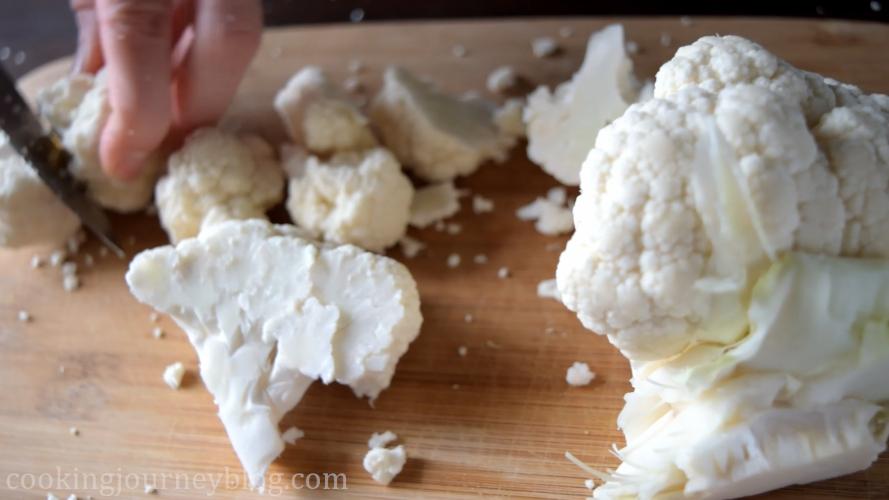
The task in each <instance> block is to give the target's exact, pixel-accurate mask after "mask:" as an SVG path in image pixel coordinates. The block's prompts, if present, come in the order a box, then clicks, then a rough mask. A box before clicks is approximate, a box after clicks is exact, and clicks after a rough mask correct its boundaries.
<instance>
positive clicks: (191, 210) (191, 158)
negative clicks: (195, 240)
mask: <svg viewBox="0 0 889 500" xmlns="http://www.w3.org/2000/svg"><path fill="white" fill-rule="evenodd" d="M283 188H284V178H283V172H282V170H281V167H280V165H279V164H278V161H277V160H276V159H275V152H274V150H273V149H272V147H271V146H269V144H268V143H266V142H265V141H264V140H262V139H261V138H259V137H256V136H246V137H238V136H236V135H233V134H231V133H228V132H224V131H222V130H219V129H216V128H204V129H200V130H197V131H195V132H193V133H192V134H191V135H190V136H189V137H188V138H187V139H186V141H185V145H183V146H182V149H180V150H179V151H177V152H175V153H173V154H172V155H170V159H169V162H168V164H167V173H166V175H164V176H163V177H162V178H161V180H160V181H159V182H158V183H157V187H156V188H155V194H154V196H155V202H156V203H157V208H158V215H159V216H160V221H161V225H162V226H163V227H164V230H166V232H167V235H168V236H169V237H170V240H171V241H173V242H178V241H181V240H183V239H185V238H191V237H193V236H196V235H197V234H198V233H199V232H200V231H201V228H202V226H205V225H210V224H212V223H215V222H221V221H225V220H229V219H252V218H264V217H265V212H266V210H268V209H269V208H271V207H272V206H273V205H275V204H276V203H278V202H280V201H281V198H282V191H283Z"/></svg>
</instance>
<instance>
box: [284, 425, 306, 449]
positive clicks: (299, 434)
mask: <svg viewBox="0 0 889 500" xmlns="http://www.w3.org/2000/svg"><path fill="white" fill-rule="evenodd" d="M305 436H306V433H305V432H303V430H302V429H300V428H298V427H291V428H289V429H287V430H286V431H284V432H282V433H281V439H282V440H284V442H285V443H287V444H289V445H292V444H294V443H296V442H297V441H298V440H300V439H302V438H304V437H305Z"/></svg>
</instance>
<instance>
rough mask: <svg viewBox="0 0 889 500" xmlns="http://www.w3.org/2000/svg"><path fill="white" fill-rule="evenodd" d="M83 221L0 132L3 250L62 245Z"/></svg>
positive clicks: (0, 225) (1, 233) (0, 244)
mask: <svg viewBox="0 0 889 500" xmlns="http://www.w3.org/2000/svg"><path fill="white" fill-rule="evenodd" d="M79 227H80V219H78V218H77V215H75V214H74V212H72V211H71V210H69V209H68V207H66V206H65V204H64V203H62V202H61V201H60V200H59V199H58V198H56V196H55V194H53V192H52V191H50V189H49V188H48V187H47V186H46V185H45V184H44V183H43V181H42V180H40V177H38V176H37V172H35V171H34V169H33V168H31V166H30V165H28V163H27V162H26V161H25V159H24V158H22V157H21V156H19V154H18V153H16V151H15V150H14V149H13V148H12V145H11V144H10V143H9V137H8V136H7V135H6V134H5V133H3V132H2V131H0V247H9V248H16V247H23V246H29V245H37V244H44V243H47V244H52V245H62V244H63V243H64V242H65V241H66V240H67V239H68V238H69V237H71V236H72V235H73V234H74V233H75V232H76V231H77V229H78V228H79Z"/></svg>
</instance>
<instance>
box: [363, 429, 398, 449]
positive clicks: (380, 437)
mask: <svg viewBox="0 0 889 500" xmlns="http://www.w3.org/2000/svg"><path fill="white" fill-rule="evenodd" d="M396 439H398V436H397V435H396V434H395V433H394V432H392V431H386V432H374V433H373V434H372V435H371V436H370V439H368V440H367V447H368V448H370V449H374V448H385V447H386V446H388V445H389V444H390V443H391V442H393V441H395V440H396Z"/></svg>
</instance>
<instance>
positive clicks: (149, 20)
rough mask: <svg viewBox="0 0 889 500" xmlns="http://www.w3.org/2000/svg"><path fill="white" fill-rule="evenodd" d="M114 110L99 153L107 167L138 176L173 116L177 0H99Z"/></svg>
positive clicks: (110, 171) (122, 176)
mask: <svg viewBox="0 0 889 500" xmlns="http://www.w3.org/2000/svg"><path fill="white" fill-rule="evenodd" d="M96 13H97V14H98V22H99V33H100V35H99V36H100V40H101V45H102V52H103V54H104V57H105V60H106V63H107V64H106V66H107V71H108V76H107V78H108V91H109V100H110V104H111V115H110V116H109V118H108V122H107V123H106V125H105V128H104V130H103V131H102V138H101V142H100V147H99V154H100V156H101V159H102V165H103V167H104V168H105V171H106V173H108V174H109V175H111V176H113V177H117V178H119V179H124V180H126V179H132V178H134V177H136V176H137V175H138V174H139V172H140V170H141V167H142V164H143V163H144V161H145V159H146V158H147V157H148V155H149V154H150V153H151V152H152V151H153V150H154V149H156V148H157V147H158V146H159V145H160V144H161V141H162V140H163V139H164V136H165V135H166V134H167V131H168V130H169V128H170V122H171V114H172V113H171V109H170V102H171V91H170V71H171V68H170V52H171V44H172V41H171V40H172V33H171V32H172V13H173V4H172V0H96Z"/></svg>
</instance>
